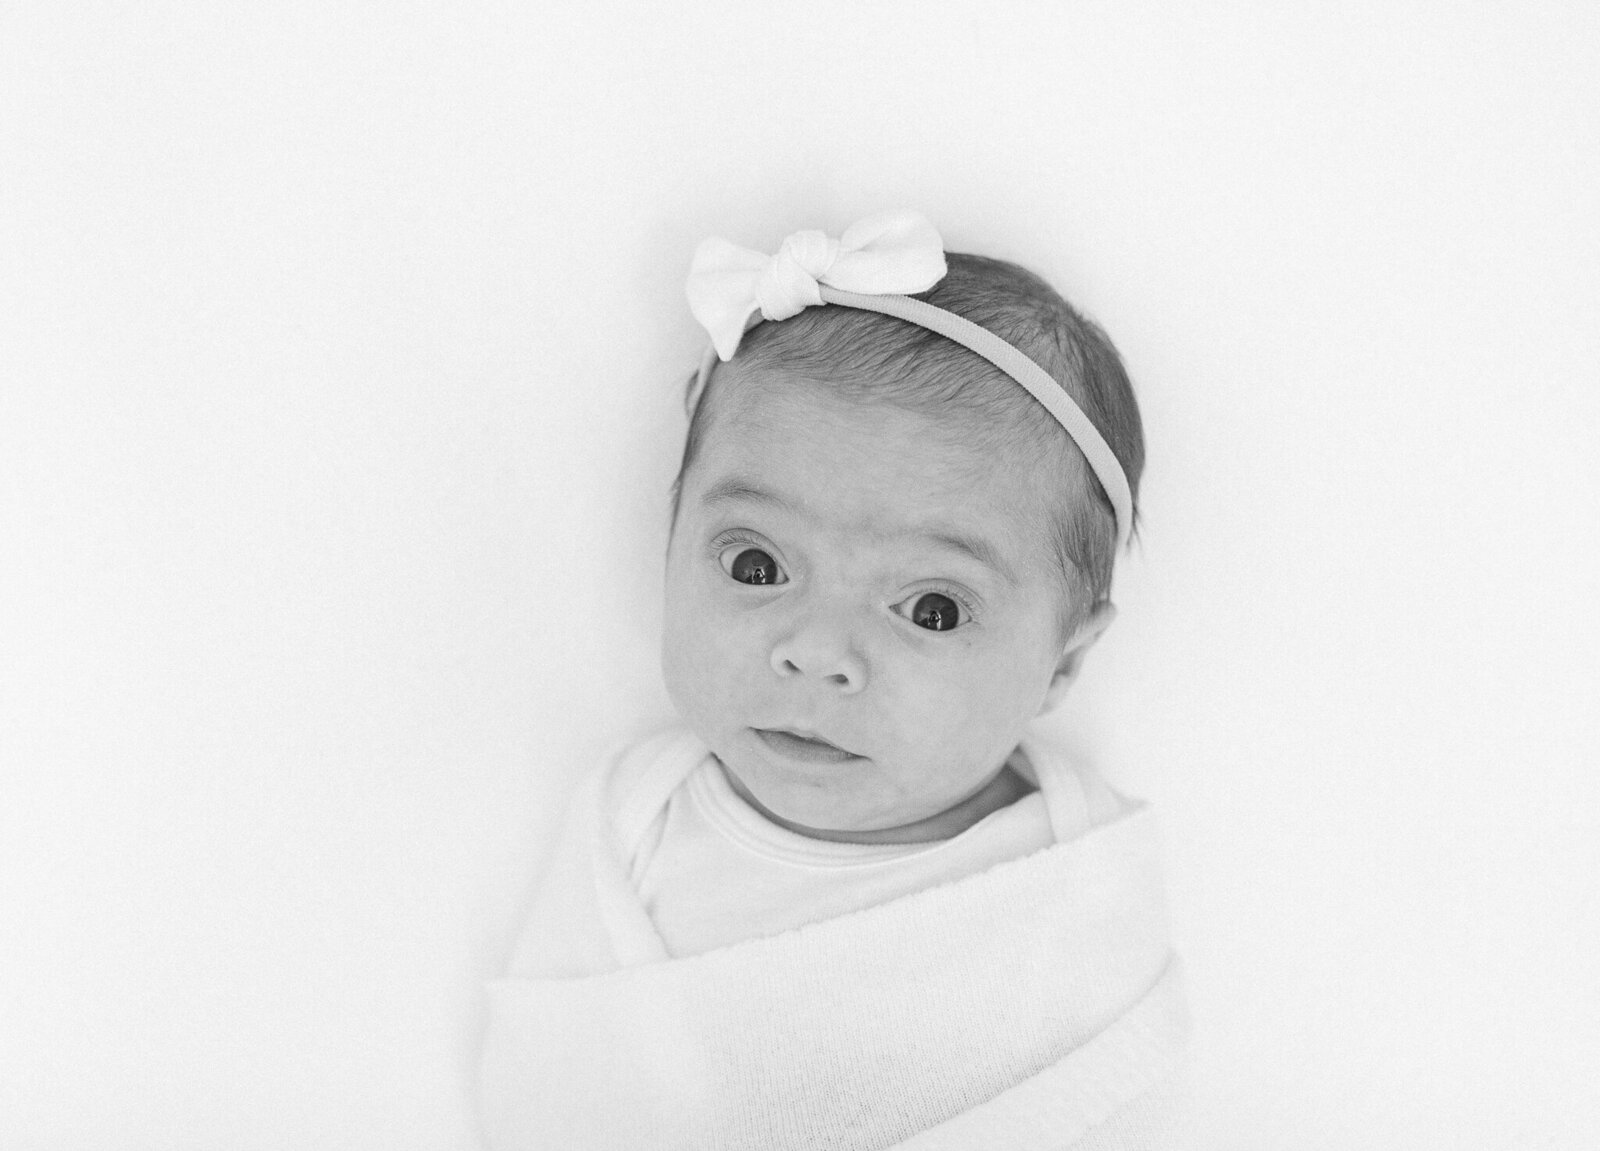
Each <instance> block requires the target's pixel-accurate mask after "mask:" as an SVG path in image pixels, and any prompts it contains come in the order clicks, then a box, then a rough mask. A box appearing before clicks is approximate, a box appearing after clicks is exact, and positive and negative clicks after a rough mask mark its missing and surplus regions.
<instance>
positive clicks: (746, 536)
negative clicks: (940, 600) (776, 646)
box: [711, 531, 978, 635]
mask: <svg viewBox="0 0 1600 1151" xmlns="http://www.w3.org/2000/svg"><path fill="white" fill-rule="evenodd" d="M738 545H743V546H744V547H747V548H756V549H758V550H760V551H763V552H766V553H767V554H768V555H770V556H772V558H773V560H774V561H775V562H776V561H777V558H778V557H777V556H775V555H772V552H773V548H772V545H771V544H769V543H767V542H766V541H765V540H763V539H761V538H760V537H758V536H755V535H752V534H751V533H749V532H745V531H730V532H723V533H722V534H721V535H719V536H717V538H716V539H714V540H712V541H711V558H712V559H713V560H714V561H715V562H716V564H717V566H718V567H719V568H721V569H722V571H723V574H724V575H727V576H728V578H729V579H730V580H732V579H733V575H732V573H731V572H729V571H728V569H727V567H726V566H725V565H724V564H723V562H722V557H723V556H725V555H727V554H728V552H730V551H731V550H733V548H734V547H735V546H738ZM780 566H781V565H780ZM733 582H735V583H737V582H738V581H737V580H734V581H733ZM785 582H787V581H785ZM739 586H741V587H762V586H766V587H781V586H782V585H781V584H767V585H761V584H740V585H739ZM929 594H936V595H942V596H948V597H949V598H950V599H953V600H955V602H956V604H957V605H958V606H959V607H960V608H961V615H962V620H961V627H958V628H955V629H953V630H954V631H960V630H961V628H964V627H966V626H967V625H968V624H969V623H972V622H974V621H975V620H976V619H977V618H978V613H977V611H976V609H974V608H973V606H972V601H971V599H969V598H968V597H967V596H965V595H963V594H962V593H961V592H960V591H958V590H957V589H956V588H954V587H951V586H949V585H947V584H937V585H935V586H933V587H923V588H918V589H917V590H916V591H914V592H912V593H911V594H910V595H909V596H907V597H906V598H905V599H902V600H897V601H895V604H894V606H895V607H899V606H900V605H901V604H903V603H911V604H915V603H916V601H917V600H918V599H920V598H921V597H922V596H925V595H929ZM895 614H896V615H900V613H899V612H895ZM900 618H901V619H903V620H905V621H906V622H907V623H910V622H911V620H910V617H909V616H904V615H900ZM913 626H915V625H913ZM919 630H922V631H927V630H929V629H927V628H921V629H919ZM932 634H934V635H948V634H950V633H949V632H933V633H932Z"/></svg>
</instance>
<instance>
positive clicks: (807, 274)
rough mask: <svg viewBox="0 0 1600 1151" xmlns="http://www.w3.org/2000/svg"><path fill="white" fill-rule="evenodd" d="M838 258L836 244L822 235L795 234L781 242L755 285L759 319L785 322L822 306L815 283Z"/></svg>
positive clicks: (819, 291)
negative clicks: (807, 310)
mask: <svg viewBox="0 0 1600 1151" xmlns="http://www.w3.org/2000/svg"><path fill="white" fill-rule="evenodd" d="M838 258H839V241H838V240H835V239H832V238H830V237H829V236H828V234H827V233H826V232H820V231H815V230H811V231H805V232H795V233H794V234H793V235H791V236H789V237H787V238H786V239H785V240H784V241H783V246H782V247H781V248H779V249H778V252H777V255H775V256H773V257H772V259H771V260H769V261H768V262H767V266H766V267H765V268H763V269H762V271H761V279H760V280H759V281H758V282H757V283H756V304H757V305H758V306H759V307H760V308H761V315H762V318H764V319H768V320H787V319H788V318H789V317H790V316H798V315H799V314H800V313H801V312H802V311H804V310H805V309H806V308H811V307H815V306H816V305H818V304H820V303H822V291H821V289H820V288H819V286H818V284H817V281H818V280H820V279H821V278H822V277H823V276H825V275H827V274H828V269H829V268H831V267H833V262H834V261H835V260H836V259H838Z"/></svg>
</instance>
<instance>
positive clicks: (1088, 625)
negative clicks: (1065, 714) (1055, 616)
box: [1039, 600, 1117, 715]
mask: <svg viewBox="0 0 1600 1151" xmlns="http://www.w3.org/2000/svg"><path fill="white" fill-rule="evenodd" d="M1116 618H1117V608H1116V605H1115V604H1113V603H1112V602H1111V601H1110V600H1102V601H1101V602H1100V603H1098V604H1096V605H1095V606H1094V609H1093V610H1092V611H1090V612H1089V615H1088V616H1087V617H1086V618H1085V619H1084V621H1083V622H1082V623H1081V624H1079V625H1078V627H1077V630H1076V631H1074V632H1073V633H1072V635H1071V636H1070V637H1069V638H1068V639H1067V642H1066V645H1065V646H1064V647H1063V648H1062V650H1061V662H1059V663H1058V664H1056V671H1055V675H1053V676H1051V677H1050V686H1049V688H1047V689H1046V690H1045V693H1044V703H1042V704H1040V706H1039V714H1040V715H1043V714H1044V713H1045V712H1047V711H1052V710H1054V709H1055V708H1056V707H1057V706H1059V705H1060V703H1061V701H1062V700H1063V699H1065V698H1066V695H1067V691H1068V689H1069V688H1071V687H1072V684H1073V681H1074V680H1076V679H1077V678H1078V671H1079V669H1081V668H1082V667H1083V657H1084V656H1085V655H1087V654H1088V652H1089V649H1090V648H1091V647H1093V646H1094V645H1095V641H1096V640H1098V639H1099V638H1100V637H1101V636H1102V635H1104V634H1105V630H1106V628H1108V627H1110V626H1111V621H1112V620H1114V619H1116Z"/></svg>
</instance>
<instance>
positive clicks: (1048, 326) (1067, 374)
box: [672, 252, 1144, 616]
mask: <svg viewBox="0 0 1600 1151" xmlns="http://www.w3.org/2000/svg"><path fill="white" fill-rule="evenodd" d="M945 259H946V262H947V264H948V266H949V271H948V272H947V273H946V275H945V276H944V278H943V279H941V280H940V281H939V282H938V283H937V284H935V285H934V286H933V287H932V288H931V289H929V290H928V291H926V292H922V293H919V294H918V295H917V296H916V297H915V298H916V299H919V300H926V301H927V302H928V303H930V304H933V305H935V306H936V307H940V308H943V309H945V310H946V311H949V312H954V313H955V314H956V315H958V316H962V317H964V318H966V319H968V320H971V321H972V322H973V323H975V324H978V325H980V326H981V327H984V328H987V329H988V330H989V331H991V332H993V333H994V334H995V335H997V336H1000V337H1001V338H1002V339H1004V340H1006V341H1007V342H1008V343H1010V344H1012V345H1014V346H1015V347H1016V348H1017V349H1019V350H1020V351H1022V352H1023V353H1024V354H1025V355H1027V356H1029V357H1030V358H1031V359H1033V360H1034V361H1035V362H1036V363H1037V364H1038V365H1039V366H1040V367H1042V368H1043V369H1044V370H1045V371H1046V372H1047V373H1049V375H1050V377H1051V378H1052V379H1054V380H1055V381H1056V383H1058V384H1060V385H1061V387H1062V388H1063V389H1065V391H1066V392H1067V394H1068V395H1070V396H1071V397H1072V399H1073V401H1074V402H1075V403H1077V405H1078V406H1079V407H1080V408H1082V409H1083V411H1084V413H1085V414H1086V415H1087V416H1088V417H1089V419H1090V420H1092V421H1093V422H1094V425H1095V427H1096V428H1098V429H1099V431H1100V434H1101V435H1102V436H1104V437H1105V440H1106V443H1107V444H1108V445H1109V446H1110V448H1111V450H1112V452H1113V453H1114V454H1115V455H1116V457H1117V460H1118V461H1119V462H1120V463H1121V464H1122V469H1123V471H1124V472H1125V473H1126V474H1127V477H1128V487H1129V489H1130V490H1131V492H1132V494H1133V499H1134V507H1135V508H1137V507H1138V496H1139V476H1140V473H1141V472H1142V471H1143V469H1144V432H1143V426H1142V423H1141V421H1140V418H1139V407H1138V404H1137V402H1136V401H1135V399H1134V395H1133V387H1132V385H1131V384H1130V383H1129V380H1128V375H1127V372H1126V371H1125V370H1124V369H1123V366H1122V359H1121V357H1120V356H1119V355H1118V354H1117V350H1116V348H1115V347H1114V346H1113V345H1112V343H1111V340H1110V338H1109V337H1107V336H1106V334H1105V332H1104V331H1102V330H1101V329H1100V327H1099V326H1098V325H1096V324H1095V323H1093V322H1092V321H1090V320H1087V319H1085V318H1084V317H1083V316H1081V315H1079V314H1078V313H1077V312H1076V311H1075V310H1074V309H1073V308H1072V306H1071V305H1070V304H1068V303H1067V301H1066V300H1064V299H1062V297H1061V296H1060V294H1059V293H1057V292H1056V291H1055V289H1053V288H1051V287H1050V285H1049V284H1047V283H1045V282H1044V281H1043V280H1042V279H1040V278H1039V277H1038V276H1036V275H1034V274H1033V273H1032V272H1030V271H1028V270H1027V269H1025V268H1021V267H1019V266H1017V265H1016V264H1012V263H1008V262H1006V261H1004V260H995V259H990V258H988V257H986V256H973V255H968V254H965V253H962V252H948V253H946V254H945ZM732 363H733V364H737V365H740V366H742V367H747V368H757V369H774V368H781V369H783V370H784V371H787V372H792V373H794V374H796V375H798V376H803V377H805V378H807V379H811V380H816V381H822V382H826V383H827V384H828V385H829V386H831V387H832V388H834V389H835V390H836V391H837V392H838V393H840V394H841V395H843V396H845V397H847V398H849V399H852V400H856V401H859V402H870V403H886V404H892V405H894V406H896V407H900V408H904V409H907V410H910V411H914V412H918V413H921V414H929V415H941V416H945V417H948V416H949V415H950V414H952V412H953V411H954V412H959V413H962V414H964V415H965V416H966V418H965V419H962V420H961V432H962V435H963V436H964V437H965V438H966V439H967V440H968V441H969V442H974V443H976V444H978V445H979V446H981V447H984V448H986V449H988V450H993V451H997V452H1005V453H1008V454H1009V453H1017V452H1027V453H1030V454H1031V457H1032V458H1034V459H1037V460H1042V461H1046V462H1049V463H1052V464H1053V465H1054V466H1052V467H1050V468H1049V469H1048V474H1053V475H1055V476H1057V477H1058V482H1059V490H1060V492H1061V495H1062V497H1063V498H1062V501H1061V504H1060V507H1061V509H1062V511H1063V513H1064V514H1058V515H1056V516H1055V517H1054V518H1053V521H1052V523H1051V524H1050V525H1049V529H1048V530H1049V531H1050V533H1051V536H1052V539H1051V543H1052V545H1053V548H1054V553H1055V558H1056V561H1057V563H1058V565H1059V566H1060V568H1061V573H1062V575H1063V577H1064V578H1065V580H1066V582H1067V589H1068V592H1069V598H1070V601H1071V602H1072V603H1073V604H1074V605H1075V606H1076V608H1077V609H1079V610H1082V609H1084V608H1086V607H1087V606H1088V605H1091V604H1095V603H1099V602H1100V601H1102V600H1104V599H1106V598H1107V597H1108V596H1109V595H1110V591H1111V575H1112V569H1113V567H1114V562H1115V559H1116V519H1115V515H1114V513H1113V512H1112V509H1111V502H1110V500H1108V499H1107V498H1106V495H1105V492H1104V490H1103V489H1102V488H1101V487H1100V484H1099V481H1097V480H1096V479H1095V478H1094V474H1093V473H1092V472H1091V471H1090V470H1089V467H1088V464H1087V462H1086V461H1085V460H1084V458H1083V455H1082V453H1081V452H1079V451H1078V449H1077V447H1076V446H1075V445H1073V443H1072V441H1071V439H1070V438H1069V437H1068V436H1067V435H1066V434H1065V433H1064V432H1063V431H1062V429H1061V427H1060V425H1058V424H1057V423H1056V422H1055V420H1053V419H1052V418H1051V417H1050V416H1049V414H1048V413H1046V412H1045V410H1044V409H1043V408H1042V407H1040V406H1039V404H1038V403H1037V402H1036V401H1035V400H1034V399H1033V398H1032V397H1031V396H1029V395H1028V393H1027V392H1026V391H1024V390H1023V389H1022V387H1021V386H1019V385H1018V384H1017V383H1016V381H1014V380H1012V379H1011V377H1010V376H1008V375H1006V374H1005V373H1004V372H1002V371H1000V370H999V369H998V368H996V367H994V366H992V365H991V364H989V363H988V362H987V361H986V360H984V359H982V358H981V357H979V356H978V355H977V354H976V353H974V352H971V351H969V350H968V349H966V348H964V347H962V346H961V345H960V344H957V343H955V342H954V341H952V340H949V339H946V338H945V337H944V336H941V335H939V334H938V333H937V332H932V331H929V330H928V329H927V328H922V327H918V326H917V325H915V324H910V323H906V322H905V321H903V320H898V319H895V318H893V317H891V316H886V315H883V314H881V313H878V312H869V311H863V310H860V309H857V308H849V307H841V306H836V305H827V306H822V307H811V308H807V309H805V310H804V311H803V312H801V313H800V314H799V315H797V316H794V317H792V318H790V319H787V320H783V321H781V322H776V323H763V324H757V325H756V326H755V327H754V328H752V329H751V330H750V331H749V332H748V333H747V334H746V335H745V337H744V340H743V342H742V343H741V344H740V345H739V351H738V353H737V354H736V355H735V357H734V359H733V361H732ZM721 370H723V369H721V368H719V369H718V371H721ZM716 377H717V372H713V373H712V377H711V379H710V380H709V381H708V382H707V384H706V387H705V391H704V393H703V394H702V395H701V396H700V397H699V403H698V404H697V406H696V408H695V411H694V412H693V413H692V415H691V418H690V423H689V432H688V436H687V438H686V440H685V442H684V450H683V462H682V465H681V466H680V468H679V469H678V478H677V479H676V480H675V481H674V482H673V486H672V514H673V519H674V520H676V518H677V508H678V496H679V490H680V488H681V485H682V483H683V479H684V477H685V476H686V475H688V473H689V469H690V467H691V466H692V465H693V464H694V461H695V459H696V457H697V456H698V454H699V449H700V444H701V442H702V440H703V438H704V436H705V433H706V429H707V426H708V424H707V420H708V412H709V411H710V409H711V408H712V406H713V405H712V404H711V403H710V402H709V400H710V396H711V393H712V392H713V391H714V390H715V384H716ZM1135 522H1137V520H1135ZM1072 614H1073V615H1074V616H1077V615H1078V614H1079V612H1078V610H1075V611H1074V612H1073V613H1072Z"/></svg>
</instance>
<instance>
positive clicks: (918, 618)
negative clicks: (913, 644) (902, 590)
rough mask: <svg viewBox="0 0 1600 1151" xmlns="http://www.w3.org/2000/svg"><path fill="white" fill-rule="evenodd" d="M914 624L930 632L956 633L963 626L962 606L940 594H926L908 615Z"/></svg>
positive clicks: (913, 603) (920, 596)
mask: <svg viewBox="0 0 1600 1151" xmlns="http://www.w3.org/2000/svg"><path fill="white" fill-rule="evenodd" d="M906 615H907V617H908V618H909V619H910V620H911V622H912V623H914V624H916V625H917V626H918V627H921V628H927V629H928V630H929V631H954V630H955V629H956V628H958V627H960V626H961V623H962V618H961V605H960V604H958V603H957V602H956V601H955V600H953V599H951V598H950V597H949V596H947V595H941V594H940V593H939V592H936V591H931V592H924V593H923V594H922V595H919V596H918V597H917V598H916V599H915V600H914V601H912V603H911V610H910V611H908V612H907V613H906Z"/></svg>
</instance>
